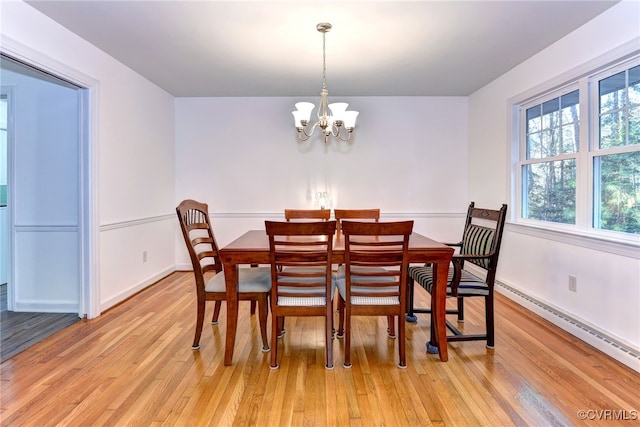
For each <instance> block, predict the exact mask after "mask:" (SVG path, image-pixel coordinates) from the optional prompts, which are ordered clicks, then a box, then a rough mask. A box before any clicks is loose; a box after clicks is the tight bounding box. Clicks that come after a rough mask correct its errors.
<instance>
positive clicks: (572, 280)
mask: <svg viewBox="0 0 640 427" xmlns="http://www.w3.org/2000/svg"><path fill="white" fill-rule="evenodd" d="M569 290H570V291H572V292H578V278H577V277H576V276H572V275H569Z"/></svg>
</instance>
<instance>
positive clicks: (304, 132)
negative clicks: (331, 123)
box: [298, 122, 319, 141]
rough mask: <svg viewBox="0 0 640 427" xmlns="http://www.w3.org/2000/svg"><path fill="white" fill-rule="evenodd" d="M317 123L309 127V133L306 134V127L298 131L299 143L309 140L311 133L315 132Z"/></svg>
mask: <svg viewBox="0 0 640 427" xmlns="http://www.w3.org/2000/svg"><path fill="white" fill-rule="evenodd" d="M318 123H319V122H315V123H314V125H313V126H311V130H310V131H309V132H307V129H308V127H309V126H308V125H307V126H306V127H303V128H301V130H299V131H298V139H300V141H306V140H308V139H309V138H311V135H313V132H314V131H315V130H316V127H317V126H318ZM303 135H304V136H303Z"/></svg>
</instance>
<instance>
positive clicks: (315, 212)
mask: <svg viewBox="0 0 640 427" xmlns="http://www.w3.org/2000/svg"><path fill="white" fill-rule="evenodd" d="M330 217H331V209H285V210H284V219H285V220H287V221H291V220H298V219H316V220H317V219H321V220H323V221H329V218H330Z"/></svg>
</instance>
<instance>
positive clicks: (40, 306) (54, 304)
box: [12, 301, 79, 313]
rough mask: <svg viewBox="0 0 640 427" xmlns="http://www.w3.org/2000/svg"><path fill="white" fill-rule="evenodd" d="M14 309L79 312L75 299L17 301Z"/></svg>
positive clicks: (19, 310)
mask: <svg viewBox="0 0 640 427" xmlns="http://www.w3.org/2000/svg"><path fill="white" fill-rule="evenodd" d="M12 311H16V312H21V313H78V311H79V309H78V303H77V302H73V301H16V302H15V305H14V309H13V310H12Z"/></svg>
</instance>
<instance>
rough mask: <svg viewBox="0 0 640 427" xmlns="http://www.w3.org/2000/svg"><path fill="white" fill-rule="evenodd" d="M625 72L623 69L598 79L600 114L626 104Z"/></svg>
mask: <svg viewBox="0 0 640 427" xmlns="http://www.w3.org/2000/svg"><path fill="white" fill-rule="evenodd" d="M625 77H626V73H625V72H624V71H623V72H621V73H618V74H614V75H613V76H611V77H607V78H606V79H603V80H600V82H599V86H600V114H603V113H606V112H608V111H613V110H619V109H620V108H623V107H624V105H625V104H626V82H625Z"/></svg>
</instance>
